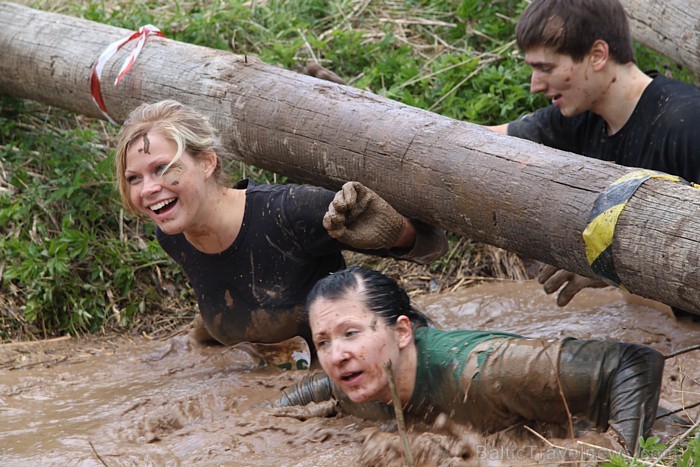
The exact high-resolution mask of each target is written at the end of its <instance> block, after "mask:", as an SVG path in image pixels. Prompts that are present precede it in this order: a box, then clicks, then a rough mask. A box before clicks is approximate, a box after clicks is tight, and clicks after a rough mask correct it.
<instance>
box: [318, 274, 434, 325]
mask: <svg viewBox="0 0 700 467" xmlns="http://www.w3.org/2000/svg"><path fill="white" fill-rule="evenodd" d="M349 292H358V294H359V295H360V296H361V297H363V299H364V303H365V305H367V308H369V309H370V310H371V311H372V312H374V313H375V314H376V315H377V316H379V317H381V318H382V320H383V321H384V322H385V323H386V324H387V325H390V326H392V325H394V324H396V320H397V319H398V318H399V316H401V315H405V316H407V317H408V319H409V320H410V321H411V324H412V326H413V327H414V328H418V327H425V326H432V325H433V322H432V320H431V319H430V318H429V317H428V316H426V315H425V314H424V313H423V312H421V311H418V310H416V309H415V308H414V307H413V305H411V299H410V298H408V295H407V294H406V291H405V290H404V289H402V288H401V287H400V286H399V284H397V283H396V281H395V280H393V279H392V278H390V277H388V276H386V275H384V274H382V273H381V272H379V271H375V270H372V269H367V268H363V267H360V266H350V267H349V268H346V269H341V270H340V271H337V272H334V273H333V274H331V275H329V276H327V277H324V278H323V279H321V280H319V281H318V282H317V283H316V285H314V287H313V288H312V289H311V292H309V295H308V296H307V298H306V313H307V315H308V312H309V310H310V309H311V305H312V304H313V303H314V302H315V301H316V300H318V299H320V298H325V299H327V300H337V299H340V298H343V297H344V296H345V295H347V294H348V293H349Z"/></svg>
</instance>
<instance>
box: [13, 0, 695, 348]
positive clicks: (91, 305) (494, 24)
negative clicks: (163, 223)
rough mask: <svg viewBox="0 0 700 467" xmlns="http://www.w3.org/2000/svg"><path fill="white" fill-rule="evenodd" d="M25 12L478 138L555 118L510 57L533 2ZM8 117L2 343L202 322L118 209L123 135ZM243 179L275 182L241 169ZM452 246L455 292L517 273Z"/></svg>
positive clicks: (42, 109) (20, 106)
mask: <svg viewBox="0 0 700 467" xmlns="http://www.w3.org/2000/svg"><path fill="white" fill-rule="evenodd" d="M26 3H27V4H28V5H29V6H34V7H37V8H45V9H50V10H53V11H57V12H59V13H63V14H68V15H73V16H80V17H83V18H85V19H88V20H92V21H97V22H101V23H107V24H111V25H115V26H119V27H124V28H128V29H137V28H138V27H140V26H142V25H144V24H154V25H157V26H158V27H159V28H160V29H161V30H162V31H163V32H164V33H165V34H166V35H167V36H168V37H170V38H173V39H176V40H180V41H184V42H189V43H193V44H199V45H204V46H208V47H213V48H220V49H232V50H233V51H234V52H236V53H239V54H255V55H258V56H260V57H261V58H262V59H263V60H264V61H267V62H269V63H273V64H276V65H278V66H280V67H285V68H289V69H296V70H301V69H302V68H303V67H304V65H305V64H306V63H307V62H309V61H318V62H319V63H321V64H322V65H324V66H326V67H327V68H330V69H332V70H333V71H335V72H336V73H337V74H339V75H340V76H341V77H343V79H345V80H346V82H348V83H350V84H352V85H354V86H356V87H358V88H362V89H367V90H371V91H373V92H375V93H378V94H381V95H384V96H387V97H389V98H392V99H395V100H398V101H401V102H404V103H406V104H408V105H412V106H415V107H419V108H423V109H429V110H431V111H435V112H438V113H441V114H443V115H446V116H449V117H453V118H456V119H462V120H468V121H472V122H475V123H482V124H495V123H502V122H505V121H509V120H512V119H515V118H517V117H519V116H520V115H522V114H523V113H526V112H529V111H531V110H533V109H535V108H538V107H540V106H542V105H545V104H546V102H545V101H544V98H543V97H542V96H539V95H538V96H534V95H531V94H530V93H529V73H530V72H529V68H528V67H527V66H526V64H525V63H524V62H523V61H522V58H521V57H520V54H519V53H518V51H517V49H516V47H515V45H514V41H513V34H514V26H515V23H516V21H517V17H518V14H519V12H520V11H521V10H522V8H524V6H525V5H526V1H525V0H501V1H498V2H485V1H483V0H462V1H460V2H456V1H444V0H430V1H416V0H411V1H402V2H393V1H364V2H356V1H350V0H336V1H325V0H297V1H293V2H286V1H266V2H242V1H233V2H223V1H216V0H213V1H207V2H185V1H179V0H169V1H154V0H151V1H145V2H136V1H130V2H110V1H89V2H75V3H66V2H60V1H58V2H32V1H28V2H26ZM637 51H638V55H639V56H640V60H641V61H642V63H641V65H642V66H643V67H644V68H659V69H662V70H663V71H665V72H666V73H670V74H674V75H675V76H676V77H679V78H680V79H685V80H689V81H690V80H691V79H692V76H691V75H690V74H689V73H688V72H686V71H684V70H683V69H680V68H678V67H675V66H673V65H671V64H670V62H669V61H668V59H666V58H664V57H661V56H659V55H658V54H655V53H654V52H652V51H650V50H648V49H646V48H644V47H641V46H638V48H637ZM0 103H1V105H2V107H1V111H0V144H1V146H0V150H1V151H2V159H1V161H0V163H1V164H2V165H1V166H0V169H2V171H1V172H0V175H1V177H2V178H0V189H2V191H0V226H2V229H3V235H2V237H1V238H0V248H2V250H3V252H4V255H3V259H2V260H0V265H1V266H0V271H1V272H2V284H1V287H2V288H1V289H0V292H2V293H1V294H0V296H2V300H3V301H4V302H7V303H5V304H4V306H3V309H4V310H6V311H4V312H3V313H2V315H0V320H1V321H0V338H2V339H11V338H13V337H16V336H17V335H18V333H19V332H25V333H26V332H27V331H31V332H30V333H41V334H42V335H44V336H48V335H52V334H55V333H63V332H71V333H78V332H94V331H96V330H99V329H101V328H103V327H104V326H109V325H116V326H127V325H129V324H130V323H132V322H133V320H134V318H139V319H141V318H143V313H140V312H143V311H145V310H149V311H151V312H154V313H158V311H159V310H160V305H161V304H162V302H163V301H164V300H169V299H175V300H184V301H182V302H181V303H185V304H186V305H183V306H182V308H184V309H187V308H192V307H194V303H193V302H192V301H191V299H192V297H191V296H189V293H188V292H187V288H186V287H175V288H173V287H166V286H165V284H167V283H170V284H183V283H184V282H185V278H184V277H182V275H181V272H179V270H178V268H176V267H175V266H174V265H173V264H172V262H171V261H169V260H167V259H166V258H165V256H164V254H163V253H162V252H161V251H160V248H158V247H157V245H155V244H154V243H153V240H152V238H153V236H152V233H153V232H152V227H151V226H149V225H143V224H142V223H140V222H139V221H138V220H135V219H131V218H130V217H128V216H124V214H123V211H122V209H121V206H120V204H119V203H118V201H117V197H116V195H115V191H114V189H113V182H112V179H113V177H112V173H111V170H112V169H111V167H112V161H111V158H112V154H113V149H112V148H113V146H114V137H115V134H116V131H117V128H114V127H113V126H111V125H108V124H106V123H104V122H101V121H95V120H91V119H88V118H85V117H80V116H75V115H71V114H69V113H67V112H63V111H60V110H57V109H52V108H49V107H46V106H42V105H41V104H37V103H32V102H23V101H18V100H16V99H12V98H9V97H5V98H3V99H2V100H1V101H0ZM233 170H237V171H238V172H239V173H238V175H240V176H250V175H251V174H252V175H253V176H254V177H257V178H261V179H264V181H273V180H277V175H275V174H270V173H266V172H264V171H260V170H256V169H255V168H253V167H246V166H245V165H242V164H241V165H237V166H235V167H233ZM282 180H283V179H282ZM19 199H21V200H22V202H17V200H19ZM453 240H454V243H453V246H455V247H459V250H457V249H454V250H453V251H451V252H450V255H448V256H447V257H446V258H449V261H448V259H445V260H444V261H442V262H439V263H436V264H435V265H433V266H432V268H431V272H433V273H434V272H436V271H439V272H441V273H443V274H445V275H446V274H448V273H449V274H451V275H452V276H454V275H455V267H454V264H450V262H453V263H454V261H455V260H458V259H462V260H464V258H467V261H466V263H463V264H461V268H462V269H464V268H465V267H469V268H476V269H477V271H472V273H474V272H475V273H477V274H490V275H498V274H500V273H503V269H504V268H506V269H508V261H507V260H506V261H503V258H495V259H494V258H489V256H488V255H482V256H481V257H482V259H483V258H487V259H486V260H484V261H482V262H481V263H480V264H476V263H474V262H473V261H472V260H473V258H474V256H475V255H478V252H479V251H483V250H481V249H480V246H478V245H474V244H472V243H471V242H468V241H464V240H463V239H457V238H455V239H453ZM510 269H511V271H509V272H507V273H506V275H511V276H512V275H513V274H514V272H513V271H512V270H513V268H512V267H511V268H510ZM168 290H178V292H177V293H168ZM188 300H189V301H188ZM167 306H168V307H172V306H173V304H172V303H169V304H168V305H167Z"/></svg>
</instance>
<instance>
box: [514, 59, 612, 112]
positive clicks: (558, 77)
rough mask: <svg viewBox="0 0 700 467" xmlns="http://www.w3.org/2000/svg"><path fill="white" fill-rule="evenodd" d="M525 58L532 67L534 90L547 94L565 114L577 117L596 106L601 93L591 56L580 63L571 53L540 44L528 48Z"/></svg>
mask: <svg viewBox="0 0 700 467" xmlns="http://www.w3.org/2000/svg"><path fill="white" fill-rule="evenodd" d="M525 61H526V62H527V64H528V65H530V67H531V68H532V78H531V79H530V92H532V93H537V92H541V93H542V94H544V95H545V97H547V98H548V99H550V100H551V102H552V105H556V106H557V107H559V110H560V111H561V113H562V115H564V116H565V117H573V116H574V115H577V114H580V113H582V112H585V111H587V110H590V109H591V108H592V107H593V105H594V103H595V101H596V100H597V98H598V96H597V92H596V80H595V78H596V76H595V72H594V71H593V69H592V68H591V67H590V66H589V64H590V61H589V60H588V56H586V57H584V59H583V60H582V61H581V62H578V63H577V62H574V60H573V59H572V58H571V57H570V56H568V55H564V54H560V53H557V52H555V51H553V50H552V49H550V48H547V47H544V46H537V47H533V48H532V49H529V50H527V51H526V52H525Z"/></svg>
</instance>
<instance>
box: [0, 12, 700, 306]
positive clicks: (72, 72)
mask: <svg viewBox="0 0 700 467" xmlns="http://www.w3.org/2000/svg"><path fill="white" fill-rule="evenodd" d="M129 33H130V31H126V30H124V29H119V28H114V27H111V26H107V25H103V24H99V23H94V22H90V21H85V20H81V19H77V18H72V17H67V16H63V15H58V14H52V13H46V12H40V11H36V10H32V9H29V8H24V7H21V6H18V5H15V4H11V3H0V50H2V60H1V61H0V93H6V94H11V95H15V96H19V97H25V98H30V99H33V100H37V101H40V102H44V103H47V104H51V105H56V106H59V107H62V108H65V109H68V110H72V111H75V112H80V113H83V114H86V115H91V116H95V117H100V116H101V115H100V112H99V111H98V110H97V108H96V107H95V105H94V104H93V102H92V99H91V96H90V91H89V89H88V81H89V76H90V71H91V68H92V65H93V63H94V62H95V59H96V57H98V56H99V54H100V53H101V52H102V50H103V49H104V48H105V47H106V46H107V45H108V44H110V43H112V42H113V41H115V40H118V39H121V38H123V37H126V36H127V35H128V34H129ZM125 55H126V52H124V51H122V52H120V54H118V55H117V56H115V59H114V60H112V61H110V62H109V63H108V64H107V66H106V67H105V70H104V75H103V82H104V83H112V82H113V81H114V79H115V77H116V74H117V72H118V70H119V67H120V65H121V63H122V61H123V59H124V57H125ZM103 91H104V97H105V102H106V106H107V109H108V111H109V113H110V115H111V116H112V117H113V118H114V119H115V120H117V121H123V119H124V118H125V117H126V116H127V115H128V113H129V112H130V111H131V110H132V109H133V108H135V107H136V106H137V105H139V104H141V103H142V102H145V101H156V100H160V99H164V98H175V99H178V100H180V101H181V102H184V103H187V104H191V105H194V106H196V107H197V108H199V109H201V110H202V111H203V112H205V113H206V114H208V115H209V116H210V117H211V120H212V122H213V123H214V124H215V125H216V126H217V127H218V128H219V129H220V130H221V132H222V135H223V137H224V144H225V146H226V147H227V148H228V149H229V150H230V151H231V152H232V154H233V155H234V157H236V158H238V159H239V160H243V161H245V162H247V163H249V164H253V165H255V166H257V167H261V168H266V169H269V170H273V171H276V172H279V173H282V174H286V175H288V176H290V177H291V178H292V179H293V180H296V181H303V182H310V183H314V184H317V185H322V186H326V187H329V188H332V189H336V188H338V187H339V186H340V185H341V184H342V182H344V181H346V180H359V181H361V182H363V183H365V184H367V185H368V186H370V187H371V188H373V189H375V190H376V191H377V192H379V193H380V194H381V195H382V196H384V197H385V198H386V199H387V200H388V201H389V202H391V203H392V204H393V205H394V206H395V207H396V208H397V209H399V210H400V211H401V212H403V213H404V214H406V215H409V216H413V217H416V218H419V219H422V220H424V221H426V222H428V223H432V224H435V225H438V226H441V227H443V228H445V229H447V230H450V231H453V232H458V233H461V234H464V235H465V236H468V237H469V238H472V239H474V240H476V241H481V242H485V243H489V244H492V245H496V246H499V247H502V248H506V249H509V250H511V251H515V252H518V253H520V254H522V255H525V256H528V257H531V258H534V259H538V260H540V261H544V262H546V263H551V264H556V265H559V266H561V267H564V268H566V269H569V270H572V271H575V272H578V273H581V274H585V275H589V276H590V275H593V273H592V270H591V268H590V266H589V264H588V262H587V260H586V257H585V253H584V242H583V240H582V236H581V233H582V231H583V230H584V228H585V227H586V224H587V218H588V215H589V213H590V211H591V208H592V207H593V204H594V202H595V200H596V198H597V197H598V195H599V194H600V193H601V192H602V191H604V190H605V189H606V187H608V186H609V185H610V184H611V183H613V182H614V181H615V180H617V179H618V178H619V177H621V176H622V175H624V174H626V173H628V172H630V170H631V169H629V168H625V167H621V166H617V165H614V164H610V163H606V162H603V161H598V160H594V159H589V158H584V157H581V156H577V155H574V154H569V153H565V152H561V151H557V150H554V149H551V148H547V147H544V146H541V145H538V144H535V143H531V142H528V141H524V140H519V139H516V138H510V137H506V136H501V135H497V134H494V133H492V132H489V131H487V130H485V129H483V128H481V127H480V126H477V125H473V124H469V123H466V122H460V121H456V120H452V119H449V118H445V117H441V116H439V115H437V114H434V113H430V112H426V111H423V110H419V109H415V108H412V107H408V106H405V105H402V104H399V103H397V102H394V101H391V100H389V99H385V98H382V97H379V96H377V95H374V94H372V93H369V92H364V91H360V90H357V89H353V88H351V87H348V86H342V85H337V84H334V83H329V82H326V81H321V80H317V79H315V78H311V77H308V76H304V75H300V74H297V73H294V72H291V71H287V70H283V69H280V68H276V67H273V66H269V65H266V64H264V63H260V62H259V61H254V60H251V59H246V58H245V57H241V56H237V55H234V54H231V53H228V52H223V51H217V50H211V49H207V48H203V47H198V46H194V45H190V44H184V43H180V42H176V41H172V40H168V39H162V38H154V39H151V40H150V41H149V42H148V43H147V44H146V47H145V48H144V50H143V52H142V54H141V56H140V58H139V59H138V61H137V62H136V64H135V66H134V68H133V70H132V71H131V73H130V74H128V75H127V77H126V78H125V79H124V81H123V82H122V83H121V84H120V85H119V87H118V88H116V89H115V88H114V87H113V86H112V85H104V86H103ZM613 252H614V258H615V266H616V268H617V273H618V274H619V276H620V278H621V279H622V281H623V283H624V284H625V285H626V286H627V287H628V289H629V290H630V291H632V292H634V293H637V294H639V295H642V296H646V297H649V298H653V299H656V300H660V301H662V302H665V303H668V304H670V305H675V306H679V307H681V308H684V309H687V310H694V311H696V312H698V313H700V274H698V264H699V263H700V192H698V191H697V190H694V189H692V188H689V187H687V186H683V185H681V184H678V183H672V182H667V181H662V180H658V179H653V180H650V181H648V182H646V183H645V184H643V185H642V186H641V187H640V188H639V190H638V191H637V193H636V194H635V196H634V197H633V198H632V199H631V200H630V202H629V203H628V207H627V208H626V209H625V210H624V211H623V213H622V215H621V216H620V219H619V222H618V226H617V230H616V235H615V241H614V244H613Z"/></svg>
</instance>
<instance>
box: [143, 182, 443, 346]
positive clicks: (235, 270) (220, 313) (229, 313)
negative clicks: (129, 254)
mask: <svg viewBox="0 0 700 467" xmlns="http://www.w3.org/2000/svg"><path fill="white" fill-rule="evenodd" d="M236 188H238V189H245V190H246V202H245V211H244V214H243V223H242V225H241V230H240V232H239V234H238V236H237V237H236V240H235V241H234V242H233V243H232V244H231V245H230V246H229V247H228V248H226V250H224V251H222V252H221V253H216V254H207V253H202V252H201V251H199V250H197V249H196V248H195V247H194V246H192V245H191V244H190V243H189V242H188V241H187V239H186V238H185V236H184V235H183V234H177V235H167V234H165V233H163V232H162V231H160V230H157V238H158V242H159V243H160V245H161V246H162V247H163V249H164V250H165V251H166V252H167V253H168V255H170V256H171V257H172V258H173V259H174V260H175V261H176V262H177V263H178V264H180V266H182V268H183V269H184V271H185V273H186V274H187V277H188V279H189V281H190V284H191V285H192V288H193V289H194V291H195V294H196V296H197V301H198V304H199V310H200V313H201V316H202V319H203V321H204V324H205V326H206V327H207V330H208V331H209V332H210V334H211V335H212V337H214V338H215V339H217V340H218V341H220V342H221V343H223V344H226V345H232V344H235V343H238V342H243V341H251V342H280V341H282V340H285V339H288V338H290V337H293V336H296V335H301V336H302V337H304V338H306V339H307V340H308V341H309V342H310V331H309V329H308V324H307V322H306V320H305V317H304V314H303V306H304V303H305V300H306V296H307V294H308V292H309V291H310V290H311V288H312V287H313V285H314V284H315V283H316V282H317V281H318V280H319V279H321V278H322V277H325V276H327V275H328V274H329V273H331V272H334V271H337V270H339V269H342V268H344V267H345V261H344V259H343V256H342V250H351V249H352V248H350V247H348V246H347V245H344V244H343V243H341V242H339V241H337V240H335V239H334V238H332V237H331V236H329V235H328V232H327V231H326V229H325V228H324V227H323V224H322V221H323V215H324V214H325V213H326V211H327V209H328V205H329V204H330V202H331V201H332V200H333V197H334V196H335V192H332V191H329V190H326V189H324V188H319V187H314V186H309V185H293V184H289V185H257V184H255V183H254V182H253V181H252V180H242V181H240V182H238V184H237V185H236ZM412 223H413V225H414V227H415V228H416V234H417V235H416V247H418V246H419V245H418V244H419V243H421V244H422V245H420V246H422V247H424V248H423V249H422V252H418V251H417V250H419V249H420V248H414V250H416V251H409V252H406V251H403V250H394V249H392V250H376V251H372V252H371V253H372V254H375V255H378V256H389V255H391V256H394V257H398V258H403V259H414V260H415V259H416V253H417V255H418V256H420V254H421V253H425V252H426V248H427V249H428V250H429V249H430V245H426V244H427V243H431V242H432V240H434V239H435V238H438V237H439V238H444V233H442V231H438V230H437V229H434V228H433V227H430V226H427V225H426V224H422V223H420V222H418V221H412ZM438 232H439V234H438ZM431 235H433V236H431ZM441 235H442V237H440V236H441ZM419 238H420V239H422V240H423V241H422V242H419ZM426 239H427V240H428V241H425V240H426ZM438 243H439V242H438ZM436 245H437V243H435V244H434V245H433V246H436ZM355 251H361V250H355Z"/></svg>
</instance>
